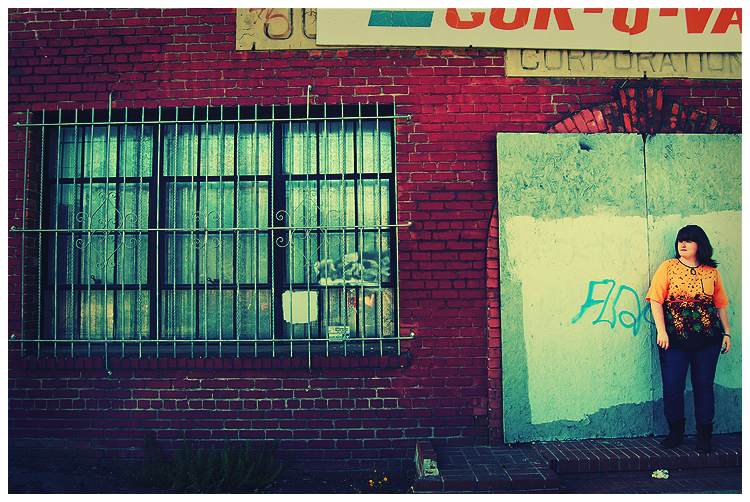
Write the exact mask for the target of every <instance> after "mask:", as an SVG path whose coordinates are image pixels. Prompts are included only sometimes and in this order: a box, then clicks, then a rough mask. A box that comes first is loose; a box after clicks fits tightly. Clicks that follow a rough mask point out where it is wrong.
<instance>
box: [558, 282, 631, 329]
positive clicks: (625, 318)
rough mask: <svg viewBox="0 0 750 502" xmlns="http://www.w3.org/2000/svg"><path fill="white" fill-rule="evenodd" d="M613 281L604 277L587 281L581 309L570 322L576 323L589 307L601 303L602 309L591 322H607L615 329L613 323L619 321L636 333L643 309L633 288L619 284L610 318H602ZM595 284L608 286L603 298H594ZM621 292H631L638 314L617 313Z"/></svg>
mask: <svg viewBox="0 0 750 502" xmlns="http://www.w3.org/2000/svg"><path fill="white" fill-rule="evenodd" d="M615 285H616V284H615V281H613V280H612V279H605V280H603V281H591V282H589V291H588V295H587V297H586V301H585V302H584V303H583V305H581V311H580V312H578V314H577V315H576V316H575V317H574V318H573V319H572V323H573V324H575V323H577V322H578V321H579V320H580V319H581V317H583V314H584V313H585V312H586V311H587V310H588V309H590V308H591V307H594V306H595V305H599V304H601V305H602V309H601V311H600V312H599V315H598V316H597V318H596V319H595V320H594V322H593V323H592V324H598V323H601V322H606V323H609V325H610V327H611V328H612V329H615V325H616V323H617V321H620V324H622V325H623V326H624V327H625V328H629V329H632V330H633V336H635V335H637V334H638V331H639V330H640V328H641V319H642V318H643V310H642V309H641V300H640V298H638V293H636V292H635V290H634V289H633V288H631V287H628V286H624V285H621V286H620V287H619V289H618V290H617V294H616V295H615V299H614V301H613V302H612V304H611V308H612V319H611V320H610V319H602V315H604V312H605V311H606V310H607V305H608V304H609V299H610V297H611V296H612V292H613V291H614V290H615ZM597 286H605V287H606V286H609V291H607V296H606V298H604V299H603V300H601V299H596V298H595V296H594V295H595V291H594V290H595V288H596V287H597ZM623 292H629V293H632V294H633V297H634V298H635V302H636V306H637V307H636V310H635V312H637V313H638V314H637V315H636V314H634V313H633V312H630V311H628V310H623V311H621V312H620V314H619V315H618V314H617V310H616V308H617V302H618V301H619V300H620V297H621V296H622V294H623Z"/></svg>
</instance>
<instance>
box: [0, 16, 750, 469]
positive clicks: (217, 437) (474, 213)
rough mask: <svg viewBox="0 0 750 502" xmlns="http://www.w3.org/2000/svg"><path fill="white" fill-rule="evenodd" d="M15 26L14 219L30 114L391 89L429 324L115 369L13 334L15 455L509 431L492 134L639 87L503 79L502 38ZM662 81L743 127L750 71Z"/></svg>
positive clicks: (24, 21) (227, 26)
mask: <svg viewBox="0 0 750 502" xmlns="http://www.w3.org/2000/svg"><path fill="white" fill-rule="evenodd" d="M8 29H9V39H8V40H9V41H8V45H9V47H8V49H9V83H8V84H9V87H8V92H9V97H8V106H9V117H8V133H9V146H8V154H9V187H8V188H9V225H13V224H15V225H18V226H20V220H19V218H20V216H21V214H20V213H21V210H22V204H21V201H22V198H23V193H22V186H23V184H22V175H23V167H24V142H23V139H24V134H25V131H24V130H23V129H22V128H19V127H17V126H16V125H15V124H16V123H17V122H24V121H25V117H24V116H23V113H24V112H25V111H26V110H27V109H31V110H42V109H46V110H57V109H77V108H91V107H94V108H106V107H107V106H108V102H109V100H110V97H111V99H112V101H113V106H115V107H118V108H124V107H133V108H139V107H156V106H163V107H177V106H193V105H198V106H205V105H213V106H215V105H251V104H258V105H286V104H290V103H291V104H304V103H305V101H306V94H307V86H308V85H311V86H312V90H311V93H310V96H311V100H312V102H313V103H317V104H321V103H340V102H342V101H343V102H344V103H389V104H390V103H394V102H395V104H396V111H397V113H398V114H408V115H411V120H410V121H400V122H399V123H398V125H397V138H396V139H397V147H396V150H397V173H398V174H397V176H398V219H399V221H401V222H405V221H412V222H413V225H412V226H411V227H410V228H408V229H403V230H401V231H400V235H399V238H400V242H399V250H400V255H399V275H400V281H401V282H400V290H401V293H400V294H401V302H400V314H401V333H402V334H405V335H408V334H409V333H410V332H412V331H413V332H414V333H415V334H416V337H415V339H414V340H412V341H408V342H405V343H404V346H405V352H404V355H403V356H402V357H400V358H391V359H390V360H387V359H386V360H372V361H371V360H369V359H360V358H348V359H344V360H338V359H336V360H327V359H323V360H316V361H315V362H314V364H313V368H312V369H308V368H307V362H305V361H300V360H292V359H289V360H271V359H266V360H260V359H252V358H239V359H235V358H221V359H218V358H178V359H172V358H159V359H141V360H139V359H137V358H123V359H120V358H115V359H112V360H111V361H110V364H109V368H110V369H111V371H112V375H111V376H109V375H107V374H106V372H105V369H104V364H103V362H102V360H101V358H84V357H76V358H72V357H58V358H36V357H25V356H22V355H21V354H20V353H19V352H18V351H17V350H14V348H15V347H16V345H14V346H13V347H12V348H11V354H10V359H9V365H10V367H9V433H8V434H9V451H10V453H11V454H25V455H50V454H51V455H54V456H60V457H72V458H83V459H90V462H92V463H110V464H111V463H112V462H113V458H114V457H122V458H129V457H130V456H131V455H136V456H137V455H139V454H140V445H141V438H142V437H143V435H144V433H145V432H153V433H155V435H156V437H157V439H158V440H159V441H160V443H161V444H162V445H164V446H165V447H167V448H169V447H178V446H179V443H180V441H181V440H182V439H183V438H185V439H190V440H197V441H199V442H201V443H203V444H204V445H206V446H207V445H210V444H213V443H220V442H221V441H222V440H224V439H226V438H229V439H238V438H243V439H259V440H260V439H277V440H279V446H280V447H281V448H282V449H285V450H296V451H297V452H298V455H297V458H298V461H297V463H296V464H295V466H296V467H297V468H309V469H344V468H347V469H370V468H380V469H396V468H402V467H408V466H409V464H410V457H412V456H413V447H414V444H415V440H416V438H420V437H432V438H435V440H434V441H435V443H436V444H456V445H458V444H466V443H469V444H473V443H480V444H486V443H487V442H488V441H490V440H491V439H497V438H502V434H501V433H499V432H498V431H500V428H501V427H502V408H501V405H502V402H501V400H502V389H501V386H500V381H501V380H500V372H501V365H500V356H501V354H500V335H501V332H500V326H499V301H500V300H499V294H498V280H497V277H498V274H497V256H496V253H495V254H494V255H493V253H492V251H491V250H490V251H489V252H488V247H490V248H491V245H492V242H493V234H491V229H490V221H491V217H492V214H493V209H494V207H495V201H496V185H495V180H496V175H495V170H496V160H495V159H496V154H497V153H496V151H495V150H496V148H495V135H496V133H498V132H545V131H547V130H549V129H550V128H552V127H553V126H555V124H558V123H562V122H564V121H565V119H568V118H571V119H572V118H573V117H575V116H576V115H577V114H579V113H580V112H583V111H584V110H589V109H594V108H596V107H600V106H603V105H605V104H608V103H613V102H617V101H618V99H620V94H619V92H620V89H621V87H622V86H623V85H624V84H626V82H624V81H623V80H620V79H606V78H587V79H561V78H555V79H524V78H508V77H506V76H505V62H504V51H503V50H499V49H498V50H478V49H439V48H438V49H423V48H409V49H390V48H375V49H371V48H364V49H360V48H351V49H346V50H310V51H307V50H304V51H271V52H269V51H257V52H254V51H235V50H234V46H235V40H234V38H235V37H234V31H235V14H234V11H233V10H232V9H164V10H161V9H124V10H113V11H110V10H93V11H92V10H89V11H84V10H68V9H61V10H54V11H39V10H32V11H30V10H28V9H10V11H9V24H8ZM648 84H649V85H651V86H655V87H658V88H660V89H662V91H660V92H661V94H660V95H661V97H662V99H663V100H665V101H668V102H670V103H674V104H676V105H677V106H678V107H680V106H682V107H690V109H691V110H698V111H699V112H701V113H703V114H706V115H710V116H711V117H713V118H715V119H716V120H717V121H718V122H720V123H721V124H723V125H724V126H726V127H727V128H728V130H730V131H732V132H739V130H740V126H741V117H742V115H741V113H742V108H741V81H691V80H662V81H649V82H648ZM637 85H638V82H635V83H629V84H628V86H637ZM581 116H583V114H581ZM494 232H495V234H494V235H496V232H497V228H496V227H495V228H494ZM20 243H21V240H20V238H19V237H17V235H11V238H10V240H9V336H10V335H11V334H13V333H19V332H20V330H21V324H20V308H19V305H20V298H21V291H20V278H19V274H20V263H21V251H20ZM488 243H489V246H488ZM33 256H35V254H34V253H32V254H31V257H29V258H27V259H28V260H31V261H29V262H28V263H31V264H33ZM32 293H33V292H32ZM488 340H489V342H488ZM407 354H408V357H407Z"/></svg>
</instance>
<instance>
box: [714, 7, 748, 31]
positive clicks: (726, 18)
mask: <svg viewBox="0 0 750 502" xmlns="http://www.w3.org/2000/svg"><path fill="white" fill-rule="evenodd" d="M735 15H736V16H737V17H736V18H735V17H734V16H735ZM733 24H736V25H737V27H738V28H739V29H740V33H742V9H721V10H720V11H719V17H717V18H716V23H715V24H714V29H713V30H711V33H726V32H727V28H729V26H731V25H733Z"/></svg>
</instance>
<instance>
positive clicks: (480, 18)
mask: <svg viewBox="0 0 750 502" xmlns="http://www.w3.org/2000/svg"><path fill="white" fill-rule="evenodd" d="M445 22H446V24H448V26H450V27H451V28H456V29H459V30H470V29H472V28H476V27H477V26H479V25H481V24H482V23H483V22H484V12H472V13H471V21H463V20H461V18H460V17H459V15H458V9H448V12H446V13H445Z"/></svg>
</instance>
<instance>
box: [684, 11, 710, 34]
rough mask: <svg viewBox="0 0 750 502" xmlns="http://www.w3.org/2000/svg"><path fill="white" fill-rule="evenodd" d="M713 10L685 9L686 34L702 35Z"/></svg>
mask: <svg viewBox="0 0 750 502" xmlns="http://www.w3.org/2000/svg"><path fill="white" fill-rule="evenodd" d="M713 11H714V10H713V9H685V21H686V22H687V32H688V33H703V30H705V29H706V24H708V18H709V17H711V13H712V12H713Z"/></svg>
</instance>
